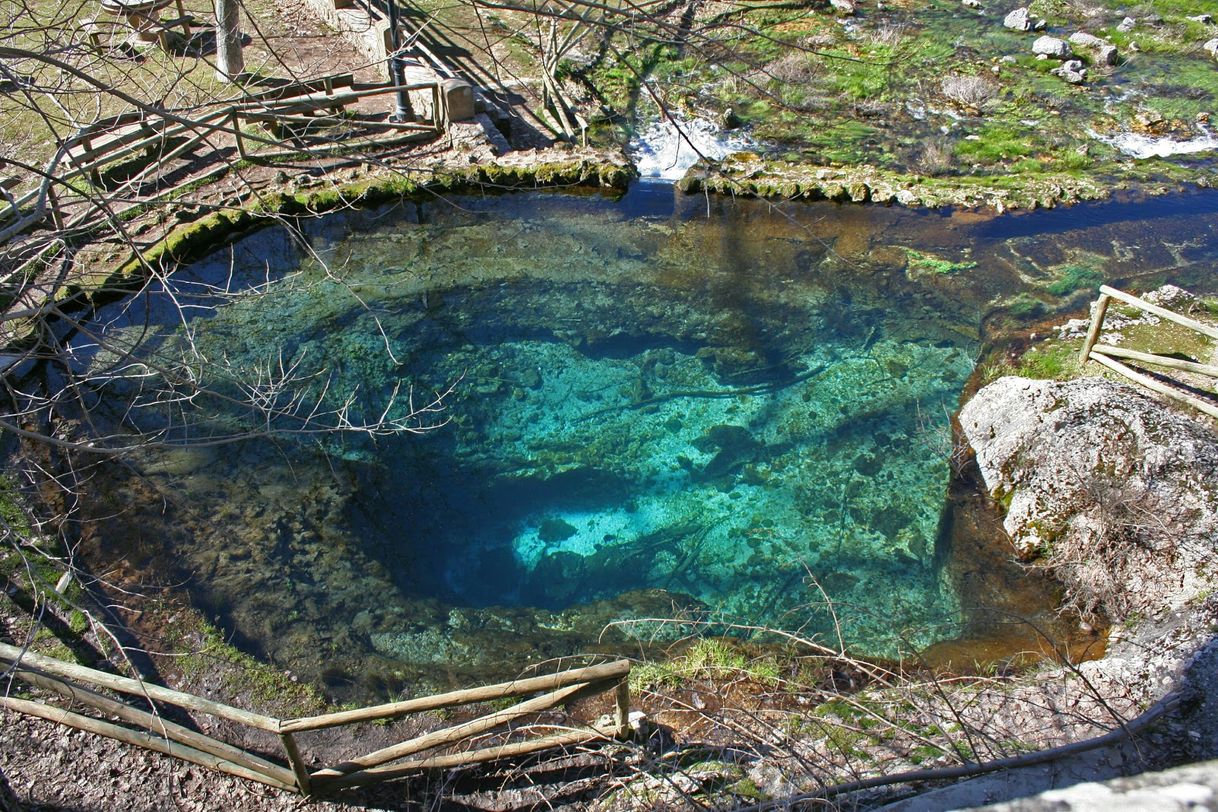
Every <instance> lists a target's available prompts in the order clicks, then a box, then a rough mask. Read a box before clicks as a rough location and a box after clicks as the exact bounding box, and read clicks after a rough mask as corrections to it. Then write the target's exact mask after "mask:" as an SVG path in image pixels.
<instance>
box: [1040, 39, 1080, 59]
mask: <svg viewBox="0 0 1218 812" xmlns="http://www.w3.org/2000/svg"><path fill="white" fill-rule="evenodd" d="M1032 53H1034V54H1037V55H1038V56H1039V55H1044V56H1047V57H1052V58H1054V59H1065V58H1066V57H1068V56H1070V53H1071V51H1070V43H1068V42H1066V41H1065V40H1064V39H1058V38H1057V37H1049V36H1044V37H1038V38H1037V39H1036V42H1033V43H1032Z"/></svg>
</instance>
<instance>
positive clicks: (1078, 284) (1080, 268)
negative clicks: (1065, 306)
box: [1047, 265, 1104, 296]
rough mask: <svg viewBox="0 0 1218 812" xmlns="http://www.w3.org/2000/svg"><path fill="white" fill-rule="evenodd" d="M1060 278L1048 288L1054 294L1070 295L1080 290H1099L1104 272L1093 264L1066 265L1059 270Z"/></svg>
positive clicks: (1102, 282)
mask: <svg viewBox="0 0 1218 812" xmlns="http://www.w3.org/2000/svg"><path fill="white" fill-rule="evenodd" d="M1057 273H1058V278H1057V279H1056V280H1055V281H1053V282H1051V283H1050V284H1049V286H1048V288H1047V290H1048V291H1049V293H1052V294H1053V295H1054V296H1068V295H1070V294H1071V293H1074V292H1075V291H1079V290H1092V291H1095V290H1099V287H1100V285H1102V284H1104V274H1103V272H1102V271H1100V270H1099V269H1098V268H1095V267H1094V266H1091V265H1066V266H1064V267H1062V268H1060V269H1059V270H1058V272H1057Z"/></svg>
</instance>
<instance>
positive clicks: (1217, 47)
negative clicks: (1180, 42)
mask: <svg viewBox="0 0 1218 812" xmlns="http://www.w3.org/2000/svg"><path fill="white" fill-rule="evenodd" d="M1201 48H1202V50H1204V51H1205V52H1206V53H1207V54H1209V55H1210V56H1212V57H1214V59H1218V38H1215V39H1212V40H1210V41H1209V42H1207V43H1205V44H1204V45H1202V46H1201Z"/></svg>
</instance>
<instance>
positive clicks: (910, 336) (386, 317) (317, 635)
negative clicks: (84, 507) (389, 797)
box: [80, 190, 1209, 699]
mask: <svg viewBox="0 0 1218 812" xmlns="http://www.w3.org/2000/svg"><path fill="white" fill-rule="evenodd" d="M643 191H644V192H646V190H643ZM651 194H652V198H651V199H647V198H645V199H643V200H642V201H640V199H639V198H638V197H635V198H634V199H633V200H632V199H630V198H628V199H627V200H626V201H623V202H614V201H608V200H605V199H601V198H582V199H581V198H563V197H547V196H536V195H534V196H522V197H519V198H502V199H497V200H496V199H492V200H463V201H461V205H460V206H459V207H458V206H449V205H448V204H447V203H443V202H441V203H437V204H429V205H426V206H422V205H419V206H416V205H410V206H407V207H405V208H396V209H394V208H391V209H381V210H372V211H367V212H361V213H353V214H350V215H346V216H342V217H333V218H328V219H326V220H322V221H314V222H306V223H304V224H303V226H304V228H305V229H306V231H305V236H306V237H307V242H306V243H301V242H300V241H299V240H297V239H294V238H292V237H291V236H289V234H288V233H287V232H283V231H264V232H261V233H259V234H257V235H254V236H252V237H249V238H247V239H245V240H243V241H241V242H239V243H238V244H237V245H236V246H235V247H234V248H233V250H232V251H224V252H221V253H220V254H219V255H217V256H216V257H214V258H213V259H211V260H209V261H207V262H203V263H200V264H198V265H197V266H195V267H194V268H192V269H189V270H188V271H187V272H185V273H183V274H181V275H179V276H178V277H177V279H176V280H175V285H176V290H175V293H176V297H175V300H174V301H175V302H176V303H177V304H181V302H182V301H183V299H184V297H185V298H187V299H191V300H192V301H194V302H195V303H196V304H197V305H199V306H200V307H203V306H206V307H207V308H208V309H206V310H200V316H199V317H197V318H195V319H194V320H193V321H191V322H190V323H189V331H188V332H187V331H184V330H183V329H182V328H181V326H180V325H179V324H177V323H176V314H177V313H178V312H179V311H178V309H177V304H174V303H172V302H170V300H169V297H167V296H165V295H163V294H161V293H156V292H154V293H152V294H150V295H149V296H146V297H142V298H140V299H138V300H134V301H131V302H127V303H125V304H124V305H121V306H118V307H115V308H112V309H110V310H108V311H106V312H104V313H102V314H99V323H106V324H108V325H109V327H108V328H107V329H108V333H109V335H110V336H111V337H112V339H114V340H116V341H122V340H130V339H133V337H134V336H136V334H137V332H138V333H139V334H140V335H143V331H144V330H145V329H146V328H145V324H147V323H151V324H153V325H155V329H154V330H153V332H154V333H155V334H156V337H155V338H153V339H151V340H147V339H145V340H143V341H142V350H141V351H143V352H150V351H155V358H156V359H157V360H158V361H160V362H161V363H162V364H163V365H164V366H165V368H171V367H172V366H173V365H174V364H179V365H180V364H184V363H190V362H196V363H197V362H198V361H199V360H200V359H208V363H209V364H212V365H213V367H209V369H212V368H214V369H215V370H216V373H215V375H216V382H215V384H214V386H215V388H217V389H218V390H220V391H222V392H224V393H226V394H228V395H229V396H231V397H233V398H236V397H237V396H238V395H239V394H240V393H241V392H242V391H243V390H242V389H241V383H240V382H242V381H245V382H248V381H250V380H255V379H257V378H258V376H259V375H260V374H261V375H266V374H271V373H272V372H273V371H275V370H279V369H283V368H284V367H285V366H286V368H290V369H291V370H292V376H294V377H295V378H296V379H297V380H298V381H299V383H300V386H301V387H303V390H304V391H305V392H306V393H308V395H309V397H306V398H305V399H304V401H305V402H312V401H311V400H310V398H318V399H320V401H321V402H324V403H330V404H334V403H344V402H347V399H348V398H350V401H349V402H350V406H349V407H348V409H347V411H346V412H345V414H346V416H347V417H348V418H350V419H353V420H356V421H357V422H358V421H361V420H365V419H375V418H376V417H377V416H380V415H385V414H387V415H389V416H390V417H396V416H401V411H400V410H401V409H402V406H403V404H404V403H405V394H406V392H407V391H411V392H412V393H413V395H414V398H415V402H416V403H420V402H426V401H427V399H428V397H429V396H430V394H431V393H432V392H433V391H436V390H443V389H444V388H446V387H447V386H449V385H450V384H453V383H455V384H456V386H455V389H454V392H453V394H452V395H451V396H450V397H449V398H448V399H447V402H446V406H445V410H444V412H443V413H442V414H440V415H438V416H436V418H438V419H439V420H440V421H447V422H446V423H445V425H443V426H440V427H438V428H436V429H435V430H434V431H430V432H425V433H422V434H411V435H406V436H401V437H377V438H362V439H361V438H358V437H355V438H352V437H349V436H348V437H344V436H342V435H340V434H334V433H321V434H317V435H301V434H299V433H292V432H291V431H288V430H287V429H288V428H289V427H290V421H288V422H287V423H285V424H284V425H282V426H280V425H276V426H273V427H272V428H276V429H284V430H283V431H279V432H277V433H276V434H275V435H274V436H273V437H271V438H268V439H263V440H252V441H246V442H242V443H237V444H232V445H225V446H192V447H184V448H181V449H177V450H171V451H156V452H153V451H149V452H148V453H147V454H145V455H143V456H141V458H140V459H138V460H136V461H135V465H134V467H133V468H129V469H128V468H117V467H113V466H111V467H107V468H106V469H105V470H103V471H99V472H98V475H97V476H96V478H95V479H94V480H92V483H93V486H94V489H95V499H94V501H92V503H91V504H92V505H93V509H94V510H95V511H96V516H97V521H96V523H95V525H94V527H93V535H92V536H91V538H92V544H93V549H92V551H91V552H92V554H93V555H94V556H95V557H96V559H97V560H98V561H111V562H112V561H116V560H118V561H120V562H121V564H120V566H121V567H123V568H124V570H125V571H126V572H127V573H128V574H130V575H131V576H132V577H134V578H144V579H145V580H147V581H149V582H157V583H161V584H183V585H184V586H185V587H186V588H187V589H188V590H189V592H190V594H191V597H192V600H193V601H194V602H195V603H196V604H197V605H198V606H200V607H201V608H202V609H204V610H205V611H206V612H207V613H208V614H209V615H211V616H213V617H215V618H216V619H217V620H218V622H219V625H220V626H221V627H222V628H223V629H224V631H225V632H226V633H229V634H231V635H232V636H233V639H234V640H235V641H236V642H237V643H238V644H240V645H241V646H242V647H245V648H247V649H249V650H252V651H254V652H256V653H258V654H260V655H263V656H266V657H268V658H270V659H271V660H272V661H274V662H276V663H277V664H279V665H281V666H283V667H285V668H290V669H291V670H292V671H293V672H294V673H296V674H299V675H301V676H303V677H306V678H310V679H317V680H320V681H322V682H324V683H325V684H326V685H327V686H328V687H329V689H330V690H331V691H332V692H333V693H334V694H335V695H337V696H341V697H344V698H349V699H368V698H380V697H382V696H384V695H385V694H386V693H392V692H396V691H398V690H400V689H402V688H403V687H408V688H409V689H410V690H423V689H426V688H429V687H439V686H445V685H452V684H470V683H472V682H476V681H480V680H488V679H498V678H503V677H507V676H511V675H513V674H515V673H517V672H518V671H519V670H520V668H522V667H523V666H524V665H525V664H526V663H537V662H540V661H543V660H547V659H549V658H556V657H567V656H570V655H576V654H584V653H593V652H605V653H617V654H620V653H641V652H652V653H654V652H655V651H657V650H659V649H661V648H663V647H664V646H666V645H668V644H669V643H670V642H671V641H673V640H677V639H680V638H682V637H685V636H687V635H690V634H720V633H724V632H729V631H730V632H733V633H735V634H737V635H739V636H741V637H745V638H750V639H752V640H754V641H762V640H765V639H766V637H765V635H761V634H758V633H757V632H756V628H757V627H772V628H776V629H782V630H785V631H789V632H795V633H798V634H802V635H805V636H807V637H815V638H816V639H819V640H821V641H822V642H829V643H830V644H835V643H836V635H837V633H838V629H839V628H840V631H841V634H842V636H843V638H844V641H845V642H846V643H847V644H848V645H850V646H851V647H852V648H853V649H854V650H856V651H859V652H862V653H867V654H871V655H874V656H894V655H897V654H900V653H907V652H910V651H913V650H922V651H926V656H927V658H928V660H930V661H931V662H934V663H944V664H945V663H948V662H951V663H953V664H954V665H955V666H957V667H959V666H961V665H962V664H963V665H967V664H971V662H972V659H973V658H974V657H976V656H978V653H980V654H981V656H982V657H983V658H987V659H1001V658H1004V657H1008V656H1010V655H1012V654H1013V653H1015V652H1017V651H1020V650H1024V649H1029V648H1032V649H1035V648H1036V647H1037V645H1038V644H1037V643H1036V639H1037V637H1038V632H1037V631H1036V629H1048V630H1050V634H1051V635H1052V636H1062V635H1065V634H1066V633H1067V632H1068V631H1069V630H1070V628H1071V624H1070V623H1069V621H1068V620H1061V619H1058V618H1056V616H1055V614H1054V607H1055V606H1056V605H1057V600H1056V596H1055V594H1054V593H1053V590H1052V587H1051V585H1049V584H1047V583H1044V582H1042V581H1039V580H1037V579H1036V578H1034V577H1032V576H1029V575H1026V574H1024V573H1023V572H1022V571H1021V569H1020V568H1019V567H1018V566H1017V565H1015V564H1014V563H1012V562H1011V560H1010V555H1009V548H1008V547H1006V543H1007V542H1006V541H1005V537H1004V536H1003V534H1002V532H1001V530H1000V528H999V527H998V524H997V519H996V516H995V515H994V514H993V511H992V508H991V507H990V506H989V505H987V504H986V503H985V502H984V500H982V499H981V498H980V497H979V496H978V491H977V490H976V489H975V488H973V487H971V486H970V485H969V483H968V480H967V477H965V478H961V477H956V478H955V479H953V476H952V468H951V466H950V464H949V462H950V458H951V455H952V448H953V446H952V441H951V430H950V423H949V421H950V415H951V414H952V413H954V411H955V410H956V408H957V406H958V402H959V397H960V392H961V391H962V389H963V388H964V386H965V383H966V381H967V380H968V379H969V377H970V375H971V374H972V372H973V364H974V360H975V358H976V355H977V353H978V348H979V345H980V334H979V324H980V323H981V320H982V314H983V313H985V312H986V311H987V310H988V309H989V308H990V307H992V304H991V303H992V302H993V301H994V300H995V299H999V300H1001V299H1002V298H1003V297H1014V296H1019V295H1024V296H1026V295H1027V291H1028V290H1029V285H1028V283H1027V277H1028V275H1029V268H1030V267H1031V268H1033V269H1036V271H1039V272H1041V273H1042V274H1043V275H1044V276H1045V277H1048V278H1049V279H1053V278H1055V277H1056V276H1059V275H1061V274H1062V273H1063V272H1062V271H1059V270H1058V269H1059V268H1061V267H1062V266H1063V265H1064V264H1065V263H1067V262H1068V261H1070V260H1072V259H1073V260H1074V261H1077V257H1078V256H1079V252H1080V251H1087V250H1090V251H1093V252H1094V253H1095V255H1096V256H1102V252H1105V251H1107V252H1109V253H1110V255H1111V257H1112V260H1113V263H1114V264H1116V265H1120V264H1121V263H1131V264H1132V263H1143V267H1144V266H1145V265H1144V263H1145V260H1146V259H1147V257H1148V256H1153V257H1162V256H1166V257H1167V258H1168V259H1167V260H1166V261H1161V262H1160V263H1159V265H1158V266H1157V267H1159V268H1169V267H1170V268H1175V269H1177V270H1179V269H1180V268H1181V266H1182V263H1183V262H1184V261H1188V262H1190V263H1191V262H1195V263H1196V264H1197V265H1198V266H1200V265H1201V264H1203V263H1204V262H1205V261H1207V260H1206V257H1205V256H1200V254H1204V250H1198V245H1199V244H1198V242H1197V241H1196V240H1194V239H1191V238H1188V237H1186V236H1184V235H1182V236H1181V238H1180V242H1179V243H1178V244H1177V245H1176V247H1174V249H1173V244H1171V243H1169V242H1167V240H1166V239H1165V238H1166V237H1167V236H1168V234H1167V233H1166V232H1165V231H1163V230H1159V234H1160V240H1159V243H1158V245H1159V246H1160V247H1159V249H1157V250H1159V251H1161V252H1162V253H1160V254H1155V253H1154V252H1153V250H1152V249H1149V248H1145V247H1143V245H1144V244H1145V235H1146V233H1147V229H1148V228H1151V229H1153V228H1154V227H1153V226H1148V225H1147V224H1145V223H1138V224H1136V225H1135V224H1134V223H1131V222H1130V221H1129V220H1127V219H1124V218H1112V217H1107V216H1099V217H1093V218H1092V219H1090V220H1089V219H1087V218H1079V219H1078V220H1077V221H1076V227H1075V228H1073V229H1071V230H1069V231H1068V233H1065V232H1066V230H1064V229H1061V228H1060V224H1059V225H1058V228H1059V231H1058V232H1057V233H1054V232H1053V231H1052V228H1040V229H1038V228H1036V227H1034V226H1035V224H1032V223H1029V222H1028V221H1027V220H1024V221H1020V223H1021V225H1017V226H1016V227H1014V228H1012V227H1010V226H1002V227H1001V228H998V229H996V231H997V236H994V231H995V229H994V226H998V225H1000V224H1001V222H1002V221H993V222H989V221H982V222H980V223H977V222H975V221H967V220H966V221H961V220H958V219H957V218H955V217H954V216H953V217H938V216H927V215H922V216H917V215H911V214H909V213H905V212H897V211H891V210H882V209H841V208H837V207H815V206H802V207H790V208H788V209H786V210H774V209H772V208H770V207H767V206H764V205H758V204H752V203H744V202H738V203H727V202H725V201H717V202H716V204H715V205H716V211H714V212H713V214H714V216H713V217H709V218H708V217H707V216H706V211H705V209H702V208H701V207H692V206H689V205H687V203H682V200H683V199H681V198H676V199H674V198H673V197H672V196H671V193H669V196H668V198H667V203H666V204H665V203H663V202H657V200H659V198H658V197H657V196H656V195H655V193H654V191H653V192H651ZM1193 208H1194V209H1197V207H1195V206H1194V207H1193ZM1197 213H1198V216H1200V217H1204V216H1205V212H1204V211H1203V210H1200V209H1198V210H1197ZM987 232H988V236H987ZM914 246H918V247H916V248H915V247H914ZM1164 249H1166V250H1164ZM1206 250H1209V249H1206ZM1148 251H1149V252H1150V253H1149V254H1148ZM1190 252H1192V253H1196V254H1198V256H1196V257H1193V256H1192V255H1191V253H1190ZM965 271H967V272H968V273H967V274H966V273H965ZM205 285H206V286H207V287H205ZM217 285H218V286H219V287H217ZM1032 289H1033V290H1035V288H1034V287H1033V288H1032ZM80 351H81V359H82V363H88V364H90V365H91V368H92V369H93V370H94V371H95V372H97V373H98V374H100V373H101V371H102V370H104V369H106V368H107V365H108V364H109V363H110V361H111V360H112V359H111V357H110V356H109V355H108V351H106V350H103V351H98V350H97V349H96V348H91V347H88V346H85V345H84V344H81V345H80ZM272 377H273V376H272ZM161 385H163V382H157V381H155V380H150V379H149V378H148V377H147V376H144V377H140V378H137V379H129V380H122V379H118V380H114V379H111V380H108V382H107V387H108V392H109V396H110V397H109V399H108V400H107V403H108V404H111V405H113V406H114V407H115V408H116V409H120V408H121V409H123V410H124V412H125V413H126V415H127V417H128V418H129V419H133V420H134V421H135V422H136V423H137V424H138V425H139V426H140V427H142V428H144V429H146V430H156V429H165V430H168V431H169V432H170V433H171V434H172V435H174V436H178V437H184V436H185V435H186V434H187V433H189V434H190V436H191V437H194V438H198V437H204V436H208V434H209V433H216V432H222V431H230V430H233V429H234V428H237V427H240V426H242V425H244V424H243V423H242V421H243V420H247V419H248V418H249V414H248V413H247V412H246V411H244V410H240V409H233V408H231V407H224V408H220V407H215V406H213V407H211V408H207V407H206V404H205V403H203V402H201V403H200V405H201V406H203V408H201V409H200V410H199V411H197V412H193V413H191V414H189V415H187V414H184V413H182V412H179V411H171V410H166V409H164V408H162V407H161V406H160V405H159V404H160V403H163V402H164V401H163V399H159V400H158V398H157V397H156V395H157V394H158V387H159V386H161ZM395 391H397V392H398V395H399V398H398V400H397V401H396V402H395V403H396V405H390V404H391V401H392V396H393V393H394V392H395ZM334 398H337V399H338V400H333V399H334ZM133 401H135V402H139V403H141V404H142V405H141V406H140V407H139V408H136V409H134V410H130V409H128V404H130V403H131V402H133ZM387 406H388V407H389V410H388V411H386V407H387ZM953 482H954V483H955V484H954V485H952V487H951V492H950V494H949V484H950V483H953ZM945 495H947V496H949V497H950V498H945ZM829 605H831V606H832V608H833V611H832V612H830V611H829V610H828V606H829ZM1029 621H1030V623H1029Z"/></svg>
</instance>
